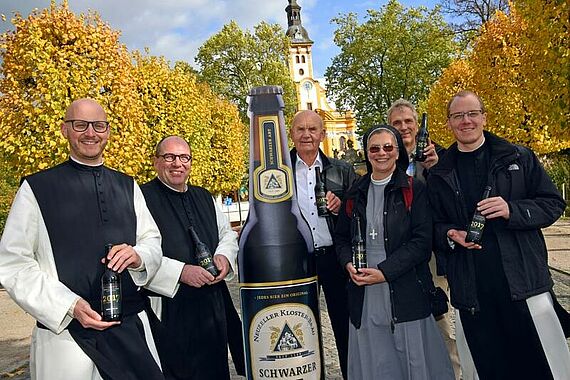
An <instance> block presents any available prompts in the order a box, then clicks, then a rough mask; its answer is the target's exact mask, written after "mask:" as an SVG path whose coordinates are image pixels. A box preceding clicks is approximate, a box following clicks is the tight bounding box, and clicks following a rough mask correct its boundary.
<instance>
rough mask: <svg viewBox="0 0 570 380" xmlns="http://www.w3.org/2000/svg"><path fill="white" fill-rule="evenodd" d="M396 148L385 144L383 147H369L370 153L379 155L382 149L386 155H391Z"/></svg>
mask: <svg viewBox="0 0 570 380" xmlns="http://www.w3.org/2000/svg"><path fill="white" fill-rule="evenodd" d="M394 148H395V146H394V145H392V144H384V145H382V146H380V145H372V146H369V147H368V153H378V152H380V149H383V150H384V152H386V153H390V152H391V151H393V150H394Z"/></svg>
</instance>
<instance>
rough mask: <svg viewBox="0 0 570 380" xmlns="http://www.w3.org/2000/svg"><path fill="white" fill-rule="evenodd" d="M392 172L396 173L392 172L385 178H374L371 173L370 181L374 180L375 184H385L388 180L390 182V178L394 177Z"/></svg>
mask: <svg viewBox="0 0 570 380" xmlns="http://www.w3.org/2000/svg"><path fill="white" fill-rule="evenodd" d="M392 174H394V173H390V175H389V176H388V177H386V178H384V179H374V178H372V175H370V181H371V182H372V184H373V185H376V186H380V185H385V184H387V183H388V182H390V180H391V179H392Z"/></svg>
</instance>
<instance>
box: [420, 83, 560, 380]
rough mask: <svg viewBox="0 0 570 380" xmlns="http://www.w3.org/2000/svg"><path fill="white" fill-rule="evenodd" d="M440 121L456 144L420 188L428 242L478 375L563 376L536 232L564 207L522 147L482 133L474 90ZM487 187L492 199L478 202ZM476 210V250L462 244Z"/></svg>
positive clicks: (482, 114)
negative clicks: (426, 199)
mask: <svg viewBox="0 0 570 380" xmlns="http://www.w3.org/2000/svg"><path fill="white" fill-rule="evenodd" d="M447 117H448V119H447V125H448V127H449V128H450V129H451V131H452V132H453V135H454V136H455V139H456V142H455V143H454V144H453V145H451V147H450V148H449V149H448V150H447V152H446V154H445V155H443V156H442V157H441V158H440V160H439V163H438V164H437V165H436V166H434V167H433V168H432V169H431V170H430V173H429V176H428V190H429V195H430V201H431V206H432V211H433V215H434V231H435V233H434V240H435V244H436V247H437V249H438V250H439V251H440V252H443V253H444V254H445V256H446V262H447V268H446V273H447V279H448V281H449V285H450V288H451V303H452V304H453V306H454V307H455V308H456V309H457V310H458V311H459V312H458V313H457V315H458V320H457V323H461V325H462V326H463V331H464V332H465V337H466V339H467V344H468V346H469V351H470V353H471V355H472V358H473V360H474V363H475V367H476V368H477V373H478V375H479V377H480V378H481V379H570V352H569V351H568V346H567V343H566V340H565V338H564V333H563V330H562V327H561V325H560V322H559V320H558V318H557V315H556V314H555V310H554V305H556V299H555V298H553V296H552V293H551V292H552V286H553V281H552V278H551V276H550V272H549V270H548V263H547V257H548V255H547V251H546V245H545V243H544V237H543V236H542V232H541V228H544V227H547V226H549V225H551V224H552V223H554V222H555V221H556V220H557V219H558V218H559V217H560V215H562V212H563V211H564V208H565V207H566V204H565V202H564V200H563V199H562V197H561V196H560V193H559V192H558V190H557V189H556V187H555V186H554V184H553V183H552V181H551V179H550V178H549V177H548V174H546V172H545V170H544V169H543V167H542V166H541V165H540V162H539V161H538V159H537V158H536V156H535V154H534V153H533V152H532V151H531V150H530V149H528V148H525V147H522V146H518V145H514V144H511V143H509V142H508V141H506V140H504V139H502V138H500V137H498V136H496V135H494V134H492V133H490V132H487V131H485V130H484V128H485V125H486V123H487V113H486V110H485V106H484V104H483V101H482V100H481V98H480V97H479V96H477V94H475V93H473V92H471V91H460V92H458V93H457V94H455V95H454V96H453V97H452V98H451V100H450V101H449V103H448V105H447ZM486 186H490V187H491V194H490V197H489V198H487V199H484V200H482V199H481V197H482V194H483V189H484V188H485V187H486ZM476 210H477V211H479V212H481V214H482V215H483V216H484V217H485V218H486V223H485V226H484V230H483V234H482V242H481V243H480V244H476V243H474V242H467V241H466V236H467V229H468V227H469V225H470V224H471V219H472V216H473V214H474V212H475V211H476ZM462 360H463V358H462Z"/></svg>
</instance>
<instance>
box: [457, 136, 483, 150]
mask: <svg viewBox="0 0 570 380" xmlns="http://www.w3.org/2000/svg"><path fill="white" fill-rule="evenodd" d="M483 144H485V135H483V141H481V144H479V146H478V147H477V148H474V149H469V150H466V149H459V145H457V150H458V151H460V152H461V153H469V152H475V151H476V150H477V149H479V148H481V147H482V146H483Z"/></svg>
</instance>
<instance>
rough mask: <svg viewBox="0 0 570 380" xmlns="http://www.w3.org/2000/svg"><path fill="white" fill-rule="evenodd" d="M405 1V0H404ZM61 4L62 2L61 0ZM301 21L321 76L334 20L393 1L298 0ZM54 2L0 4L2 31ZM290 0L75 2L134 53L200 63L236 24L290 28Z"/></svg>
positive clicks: (6, 0) (408, 0)
mask: <svg viewBox="0 0 570 380" xmlns="http://www.w3.org/2000/svg"><path fill="white" fill-rule="evenodd" d="M401 1H402V0H401ZM58 2H61V0H58ZM297 2H298V4H299V5H300V6H301V20H302V22H303V25H304V26H305V28H306V29H307V31H308V32H309V37H310V38H311V39H312V40H313V41H315V44H314V46H313V61H314V69H315V74H316V76H317V77H322V76H324V72H325V70H326V67H327V66H328V65H329V64H330V62H331V60H332V58H333V57H334V56H335V55H336V54H337V53H338V48H337V47H336V46H335V45H334V43H333V33H334V30H335V26H334V25H332V24H331V23H330V20H331V19H332V18H333V17H336V16H338V15H339V14H345V13H348V12H354V13H357V14H358V15H359V16H363V15H365V13H366V10H367V9H380V7H381V6H382V5H383V4H385V3H386V2H387V1H386V0H383V1H372V0H336V1H335V0H297ZM436 2H437V0H429V1H423V2H422V1H416V0H403V1H402V3H403V4H405V5H406V6H414V7H416V6H419V5H425V6H427V7H430V8H431V7H433V6H434V4H435V3H436ZM49 5H50V0H0V14H4V15H5V16H6V18H7V21H5V22H2V21H1V20H0V32H4V31H5V30H7V29H12V28H13V25H12V24H11V23H10V21H9V20H10V18H11V17H12V16H13V14H14V12H15V11H16V12H19V13H20V14H22V15H23V16H27V15H28V14H29V13H30V12H31V11H32V9H34V8H38V9H42V8H46V7H49ZM287 5H288V1H287V0H158V1H157V0H69V6H70V8H71V9H72V10H73V11H74V12H76V13H81V12H86V10H87V9H91V10H95V11H97V12H98V13H99V14H100V15H101V17H102V18H103V20H105V21H106V22H108V23H109V25H111V27H112V28H113V29H115V30H120V31H121V33H122V34H121V41H122V42H123V43H124V44H126V45H127V47H128V48H129V49H131V50H133V49H139V50H142V49H144V48H145V47H148V48H149V49H150V53H151V54H152V55H162V56H165V57H166V58H167V59H168V60H170V61H171V62H174V61H177V60H183V61H187V62H189V63H191V64H194V56H195V55H196V52H197V50H198V48H199V47H200V46H201V45H202V44H203V43H204V42H205V41H206V40H207V39H208V37H210V36H211V35H213V34H215V33H216V32H217V31H219V30H220V29H221V28H222V26H223V25H224V24H226V23H228V22H229V21H230V20H235V21H236V22H237V23H238V24H239V25H240V27H242V28H243V29H246V28H247V29H250V30H251V29H252V27H253V26H254V25H256V24H257V23H259V22H260V21H267V22H270V23H279V24H281V25H282V26H283V28H286V27H287V16H286V13H285V7H286V6H287Z"/></svg>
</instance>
